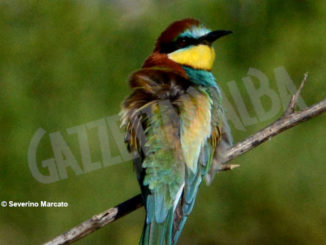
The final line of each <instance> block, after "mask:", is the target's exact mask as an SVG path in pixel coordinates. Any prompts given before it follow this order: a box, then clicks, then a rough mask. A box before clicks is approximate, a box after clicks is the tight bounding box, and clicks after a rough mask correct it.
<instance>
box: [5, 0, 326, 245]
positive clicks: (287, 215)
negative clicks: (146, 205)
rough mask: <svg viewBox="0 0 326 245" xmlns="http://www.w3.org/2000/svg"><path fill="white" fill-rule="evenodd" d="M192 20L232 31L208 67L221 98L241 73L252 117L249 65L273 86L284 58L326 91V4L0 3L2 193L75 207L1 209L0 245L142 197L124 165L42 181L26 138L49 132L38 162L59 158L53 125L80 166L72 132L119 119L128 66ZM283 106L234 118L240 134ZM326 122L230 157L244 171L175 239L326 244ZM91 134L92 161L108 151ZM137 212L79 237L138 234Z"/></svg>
mask: <svg viewBox="0 0 326 245" xmlns="http://www.w3.org/2000/svg"><path fill="white" fill-rule="evenodd" d="M185 17H194V18H198V19H200V20H201V21H203V22H204V23H205V24H207V26H209V27H210V28H212V29H230V30H233V32H234V34H233V35H232V36H228V37H227V38H223V39H221V40H219V41H218V42H216V44H215V48H216V54H217V59H216V62H215V65H214V74H215V75H216V77H217V78H218V80H219V81H220V85H221V87H222V88H223V90H224V91H225V92H226V95H227V96H228V95H229V93H228V88H227V86H226V82H227V81H231V80H235V81H236V83H237V85H238V87H239V89H240V92H241V94H242V97H243V98H244V100H245V103H246V105H247V107H248V110H249V113H250V115H251V116H256V115H255V111H254V109H253V106H252V104H251V103H250V99H249V96H248V93H247V92H246V89H245V87H244V86H243V83H242V80H241V79H242V78H243V77H245V76H246V75H247V72H248V69H249V67H254V68H256V69H259V70H260V71H262V72H264V73H265V74H266V75H267V76H268V78H269V79H270V84H271V87H272V88H276V82H275V78H274V72H273V70H274V68H276V67H279V66H284V67H285V68H286V70H287V71H288V73H289V74H290V76H291V78H292V79H293V81H294V83H295V84H296V86H298V85H299V83H300V80H301V78H302V76H303V73H304V72H307V71H308V72H309V74H310V77H309V80H308V82H307V85H306V87H305V88H304V91H303V98H304V100H305V102H306V103H307V104H308V105H311V104H313V103H316V102H318V101H319V100H321V99H324V98H325V97H326V92H325V91H326V83H325V78H326V69H325V67H326V66H325V65H326V62H325V55H326V29H325V23H326V2H325V1H322V0H319V1H308V0H302V1H295V0H290V1H282V0H273V1H272V0H271V1H258V0H255V1H249V0H248V1H246V0H241V1H226V0H224V1H185V0H184V1H178V0H176V1H173V0H169V1H163V0H162V1H158V0H157V1H154V0H153V1H150V0H147V1H146V0H137V1H136V0H134V1H122V0H121V1H119V0H115V1H104V0H103V1H78V0H74V1H73V0H71V1H64V0H58V1H36V0H29V1H15V0H13V1H1V2H0V108H1V113H0V129H1V131H0V132H1V133H0V142H1V147H0V201H1V200H6V201H9V200H13V201H41V200H46V201H55V202H59V201H65V202H68V203H69V207H68V208H8V207H7V208H2V207H0V244H1V245H3V244H4V245H7V244H10V245H15V244H41V243H42V242H45V241H47V240H49V239H51V238H53V237H54V236H56V235H58V234H60V233H62V232H64V231H66V230H68V229H70V228H71V227H72V226H74V225H77V224H78V223H80V222H82V221H84V220H85V219H88V218H89V217H91V216H92V215H93V214H96V213H98V212H101V211H104V210H105V209H107V208H109V207H112V206H114V205H116V204H118V203H120V202H122V201H124V200H126V199H128V198H130V197H132V196H133V195H135V194H138V192H139V188H138V184H137V181H136V177H135V173H134V171H133V168H132V164H131V163H130V162H128V161H125V162H123V163H121V164H116V165H113V166H109V167H106V168H101V169H99V170H96V171H93V172H90V173H85V174H82V175H78V176H76V175H75V174H74V173H73V171H71V170H69V171H68V178H67V179H65V180H60V181H58V182H55V183H50V184H43V183H40V182H39V181H37V180H36V179H35V178H34V177H33V176H32V174H31V171H30V169H29V167H28V161H27V152H28V147H29V144H30V142H31V139H32V137H33V135H34V133H35V132H36V130H37V129H38V128H40V127H41V128H44V129H45V130H46V131H47V134H46V135H45V136H44V138H42V142H41V144H40V146H39V148H38V157H37V159H38V165H39V169H42V166H41V161H42V160H45V159H48V158H51V157H53V150H52V148H51V144H50V140H49V134H48V133H51V132H56V131H59V132H60V133H62V135H63V137H64V139H65V141H66V142H67V144H68V146H69V148H70V149H71V151H72V152H73V154H74V156H75V157H76V159H77V161H78V163H79V164H81V157H80V150H79V144H78V140H77V137H76V135H69V134H67V131H66V129H67V128H70V127H74V126H76V125H83V124H86V123H88V122H90V121H94V120H97V119H101V118H105V117H107V116H112V115H116V114H117V113H118V112H119V109H120V103H121V101H122V100H123V99H124V97H125V96H127V95H128V93H129V89H128V85H127V77H128V75H129V74H130V73H131V72H132V71H134V70H136V69H138V68H139V67H140V66H141V64H142V62H143V61H144V59H145V58H146V57H147V56H148V55H149V54H150V53H151V52H152V50H153V45H154V42H155V39H156V38H157V37H158V35H159V34H160V32H161V31H162V30H163V29H164V28H165V27H166V26H167V25H168V24H170V23H171V22H173V21H175V20H178V19H181V18H185ZM229 100H230V102H231V103H233V101H232V97H230V98H229ZM265 102H266V103H265ZM265 102H264V103H265V105H266V106H267V107H268V99H267V100H266V101H265ZM278 115H281V111H280V112H279V114H278ZM278 115H276V116H275V117H273V118H271V119H270V120H269V121H265V122H259V123H257V124H255V125H251V126H247V127H246V128H245V130H244V131H239V130H237V129H235V128H232V129H233V135H234V138H235V141H240V140H242V139H244V138H245V137H247V136H249V135H251V134H252V133H254V132H256V131H257V130H259V129H260V128H262V127H264V126H266V125H267V124H268V123H269V122H271V121H273V120H275V119H276V118H277V116H278ZM325 119H326V117H325V115H322V116H320V117H318V118H315V119H313V120H310V121H308V122H306V123H304V124H301V125H299V126H297V127H295V128H294V129H291V130H289V131H286V132H285V133H283V134H281V135H279V136H277V137H275V138H273V139H272V140H271V141H268V142H266V143H265V144H263V145H262V146H260V147H258V148H256V149H254V150H253V151H251V152H249V153H247V154H246V155H244V156H242V157H240V158H238V159H236V160H234V163H238V164H241V165H242V166H241V168H239V169H236V170H235V171H233V172H231V173H229V172H228V173H221V174H219V175H218V176H217V177H216V178H215V180H214V182H213V184H212V185H211V186H209V187H207V186H206V185H202V186H201V189H200V192H199V195H198V199H197V202H196V205H195V208H194V211H193V213H192V215H191V216H190V218H189V221H188V223H187V224H186V226H185V229H184V232H183V234H182V236H181V240H180V243H179V244H223V245H224V244H225V245H227V244H241V245H242V244H248V245H249V244H309V245H311V244H326V208H325V207H326V187H325V186H326V164H325V160H326V144H325V142H326V130H325V126H326V125H325ZM88 136H89V144H90V148H91V152H92V159H93V160H94V161H95V160H97V161H101V152H100V149H99V146H98V138H97V134H96V133H95V132H94V131H92V130H89V131H88ZM110 137H111V136H110ZM110 142H112V139H110ZM112 147H113V148H112V151H113V154H115V155H118V154H119V153H118V149H117V147H116V146H114V145H113V146H112ZM42 172H43V173H44V174H46V169H43V170H42ZM143 219H144V210H143V209H139V210H137V211H136V212H133V213H131V214H129V215H128V216H126V217H124V218H122V219H121V220H118V221H117V222H114V223H113V224H110V225H108V226H107V227H105V228H103V229H100V230H98V231H97V232H95V233H93V234H92V235H90V236H88V237H86V238H84V239H82V240H80V241H78V242H77V243H76V244H121V245H128V244H137V243H138V239H139V237H140V234H141V230H142V225H143Z"/></svg>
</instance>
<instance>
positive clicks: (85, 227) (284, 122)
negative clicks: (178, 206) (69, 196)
mask: <svg viewBox="0 0 326 245" xmlns="http://www.w3.org/2000/svg"><path fill="white" fill-rule="evenodd" d="M307 77H308V74H307V73H306V74H305V75H304V78H303V80H302V83H301V85H300V88H299V89H298V91H297V93H296V94H295V95H293V96H292V98H291V101H290V103H289V106H288V108H287V110H286V111H285V113H284V115H283V116H282V117H280V118H279V119H278V120H277V121H275V122H273V123H272V124H270V125H269V126H267V127H266V128H264V129H262V130H260V131H259V132H257V133H255V134H254V135H252V136H250V137H248V138H247V139H245V140H244V141H242V142H239V143H237V144H236V145H234V146H233V147H232V148H230V149H229V150H228V151H227V152H226V157H225V161H224V164H225V168H223V169H222V170H231V169H233V168H234V167H237V165H227V164H226V163H227V162H229V161H230V160H232V159H234V158H237V157H238V156H240V155H242V154H243V153H246V152H247V151H250V150H251V149H253V148H255V147H257V146H258V145H260V144H262V143H263V142H265V141H266V140H268V139H270V138H272V137H274V136H275V135H278V134H280V133H282V132H283V131H285V130H287V129H289V128H292V127H294V126H296V125H298V124H299V123H302V122H304V121H307V120H309V119H311V118H313V117H316V116H318V115H320V114H322V113H323V112H325V111H326V99H324V100H322V101H320V102H319V103H317V104H315V105H312V106H310V107H307V108H306V109H304V110H301V111H297V112H295V104H296V102H297V100H298V99H299V96H300V93H301V90H302V88H303V86H304V83H305V82H306V80H307ZM142 206H143V202H142V196H141V195H140V194H139V195H137V196H135V197H133V198H131V199H129V200H127V201H125V202H123V203H121V204H119V205H117V206H116V207H114V208H110V209H108V210H106V211H104V212H103V213H100V214H97V215H94V216H93V217H92V218H90V219H88V220H86V221H84V222H83V223H81V224H79V225H77V226H75V227H74V228H72V229H71V230H69V231H67V232H65V233H63V234H61V235H59V236H57V237H56V238H54V239H53V240H51V241H49V242H47V243H45V244H44V245H59V244H71V243H73V242H75V241H77V240H79V239H81V238H83V237H85V236H87V235H89V234H90V233H92V232H94V231H96V230H97V229H100V228H102V227H103V226H105V225H107V224H109V223H111V222H113V221H115V220H117V219H119V218H121V217H122V216H124V215H127V214H129V213H131V212H133V211H135V210H136V209H138V208H140V207H142Z"/></svg>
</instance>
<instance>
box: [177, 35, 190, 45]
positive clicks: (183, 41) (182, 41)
mask: <svg viewBox="0 0 326 245" xmlns="http://www.w3.org/2000/svg"><path fill="white" fill-rule="evenodd" d="M187 44H188V38H186V37H181V38H179V39H178V45H180V46H182V47H184V46H186V45H187Z"/></svg>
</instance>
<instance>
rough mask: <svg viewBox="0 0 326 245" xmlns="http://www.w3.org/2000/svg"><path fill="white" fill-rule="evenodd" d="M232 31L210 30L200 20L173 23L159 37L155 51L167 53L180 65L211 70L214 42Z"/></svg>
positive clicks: (213, 57)
mask: <svg viewBox="0 0 326 245" xmlns="http://www.w3.org/2000/svg"><path fill="white" fill-rule="evenodd" d="M230 33H232V32H231V31H210V30H209V29H207V28H206V27H205V26H204V25H203V24H201V23H200V22H199V21H198V20H195V19H183V20H180V21H176V22H174V23H172V24H171V25H170V26H169V27H168V28H167V29H166V30H165V31H164V32H163V33H162V34H161V35H160V37H159V38H158V39H157V42H156V45H155V49H154V52H158V53H160V54H166V55H167V56H168V58H169V59H170V60H172V61H174V62H176V63H178V64H179V65H184V66H189V67H192V68H195V69H200V70H211V68H212V66H213V62H214V59H215V52H214V48H213V47H212V43H213V42H214V41H215V40H217V39H218V38H220V37H222V36H225V35H228V34H230Z"/></svg>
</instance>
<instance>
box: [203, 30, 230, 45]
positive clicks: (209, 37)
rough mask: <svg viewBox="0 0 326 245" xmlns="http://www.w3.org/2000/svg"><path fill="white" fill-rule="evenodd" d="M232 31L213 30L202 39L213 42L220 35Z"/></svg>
mask: <svg viewBox="0 0 326 245" xmlns="http://www.w3.org/2000/svg"><path fill="white" fill-rule="evenodd" d="M231 33H232V31H212V32H210V33H208V34H207V35H205V36H204V37H202V39H203V40H202V41H203V42H207V43H209V44H212V43H213V42H214V41H215V40H217V39H219V38H220V37H223V36H226V35H229V34H231Z"/></svg>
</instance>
